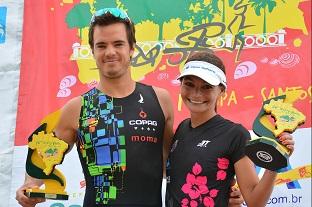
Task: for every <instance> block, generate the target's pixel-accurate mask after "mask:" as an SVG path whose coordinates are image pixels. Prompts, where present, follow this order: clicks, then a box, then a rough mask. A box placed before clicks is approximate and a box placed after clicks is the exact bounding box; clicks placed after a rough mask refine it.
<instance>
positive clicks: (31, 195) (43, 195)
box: [25, 191, 68, 200]
mask: <svg viewBox="0 0 312 207" xmlns="http://www.w3.org/2000/svg"><path fill="white" fill-rule="evenodd" d="M25 195H26V196H27V197H29V198H46V199H52V200H68V195H66V194H55V193H41V192H29V191H26V192H25Z"/></svg>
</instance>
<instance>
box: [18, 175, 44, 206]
mask: <svg viewBox="0 0 312 207" xmlns="http://www.w3.org/2000/svg"><path fill="white" fill-rule="evenodd" d="M42 184H43V183H42V181H41V180H39V179H36V178H33V177H30V176H29V175H27V174H25V183H24V184H23V185H22V186H21V187H20V188H19V189H17V191H16V197H15V199H16V200H17V201H18V203H19V204H20V205H21V206H23V207H34V206H36V204H37V203H42V202H44V201H45V198H29V197H27V196H26V195H25V191H26V189H28V188H39V186H41V185H42Z"/></svg>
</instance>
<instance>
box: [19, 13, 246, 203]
mask: <svg viewBox="0 0 312 207" xmlns="http://www.w3.org/2000/svg"><path fill="white" fill-rule="evenodd" d="M135 43H136V40H135V29H134V25H133V23H132V22H131V20H130V19H129V17H128V16H127V14H126V13H125V12H123V11H122V10H119V9H117V8H106V9H102V10H99V11H97V12H96V13H95V14H94V16H93V17H92V19H91V23H90V29H89V44H90V47H91V50H92V53H93V56H94V58H95V61H96V64H97V67H98V70H99V77H100V82H99V84H98V86H97V88H94V89H91V90H90V91H88V92H86V93H85V94H83V95H81V96H79V97H75V98H73V99H72V100H70V101H69V102H68V103H67V104H65V106H64V107H63V109H62V113H61V117H60V120H59V123H58V124H57V127H56V128H55V130H54V131H55V135H56V136H57V137H58V138H60V139H62V140H64V141H66V142H67V143H68V144H69V145H70V146H72V145H73V144H76V145H77V149H78V154H79V158H80V161H81V165H82V168H83V172H84V175H85V179H86V193H85V198H84V206H88V207H89V206H119V207H121V206H127V207H134V206H136V207H137V206H151V207H160V206H161V205H162V203H161V183H162V177H163V172H162V169H163V163H164V162H165V161H166V160H167V156H168V151H169V146H170V143H171V137H172V136H173V130H172V128H173V107H172V103H171V100H170V96H169V93H168V92H167V91H166V90H164V89H161V88H157V87H152V86H147V85H144V84H141V83H137V82H135V81H133V80H132V79H131V73H130V61H131V57H132V55H133V53H134V45H135ZM40 185H41V181H40V180H36V179H34V178H31V177H30V176H27V175H26V179H25V183H24V185H23V186H21V187H20V188H19V189H18V190H17V193H16V199H17V200H18V202H19V203H20V204H21V205H22V206H25V207H28V206H35V204H36V203H39V202H43V201H44V199H34V198H28V197H26V196H25V195H24V190H25V189H26V188H29V187H32V186H40ZM238 194H239V193H238ZM234 201H238V202H239V203H241V200H240V199H234Z"/></svg>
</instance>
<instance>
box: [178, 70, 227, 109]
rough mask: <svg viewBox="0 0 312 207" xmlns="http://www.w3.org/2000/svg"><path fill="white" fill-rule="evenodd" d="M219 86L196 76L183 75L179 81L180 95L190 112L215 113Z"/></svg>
mask: <svg viewBox="0 0 312 207" xmlns="http://www.w3.org/2000/svg"><path fill="white" fill-rule="evenodd" d="M221 94H222V88H221V87H220V86H213V85H210V84H209V83H207V82H205V81H204V80H203V79H201V78H198V77H196V76H191V75H190V76H185V77H183V79H182V82H181V97H182V100H183V102H184V104H185V105H186V107H187V108H188V109H189V110H190V112H191V113H215V107H216V104H217V100H218V98H219V97H220V96H221Z"/></svg>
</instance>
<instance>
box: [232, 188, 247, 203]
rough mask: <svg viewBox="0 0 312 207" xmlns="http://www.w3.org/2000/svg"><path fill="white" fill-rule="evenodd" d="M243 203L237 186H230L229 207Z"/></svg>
mask: <svg viewBox="0 0 312 207" xmlns="http://www.w3.org/2000/svg"><path fill="white" fill-rule="evenodd" d="M243 203H244V198H243V196H242V194H241V192H240V190H239V189H238V188H237V187H234V186H232V187H231V193H230V199H229V207H238V206H241V205H242V204H243Z"/></svg>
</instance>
